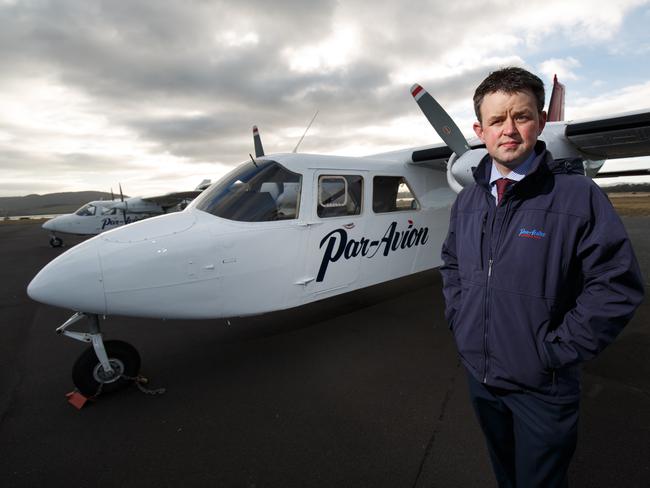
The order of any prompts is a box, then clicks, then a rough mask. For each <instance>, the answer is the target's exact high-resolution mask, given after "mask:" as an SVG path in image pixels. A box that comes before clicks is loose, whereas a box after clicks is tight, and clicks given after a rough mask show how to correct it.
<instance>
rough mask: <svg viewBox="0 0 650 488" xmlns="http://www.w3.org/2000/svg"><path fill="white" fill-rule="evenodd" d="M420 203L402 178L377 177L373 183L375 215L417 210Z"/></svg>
mask: <svg viewBox="0 0 650 488" xmlns="http://www.w3.org/2000/svg"><path fill="white" fill-rule="evenodd" d="M419 208H420V205H419V204H418V201H417V200H416V198H415V195H414V194H413V191H412V190H411V188H410V187H409V185H408V183H407V182H406V180H405V179H404V177H402V176H375V177H374V178H373V181H372V209H373V211H374V212H375V213H385V212H399V211H402V210H417V209H419Z"/></svg>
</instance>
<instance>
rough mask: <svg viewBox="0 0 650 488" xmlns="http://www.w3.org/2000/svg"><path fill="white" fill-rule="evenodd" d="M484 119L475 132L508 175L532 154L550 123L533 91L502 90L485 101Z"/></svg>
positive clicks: (483, 107)
mask: <svg viewBox="0 0 650 488" xmlns="http://www.w3.org/2000/svg"><path fill="white" fill-rule="evenodd" d="M481 120H482V122H481V123H479V122H475V123H474V132H476V135H477V136H478V137H479V138H480V139H481V141H483V142H484V143H485V146H486V147H487V150H488V153H490V156H492V159H493V160H494V161H495V163H497V168H498V169H500V170H502V171H501V172H502V174H505V173H507V172H508V171H509V170H510V169H512V168H514V167H516V166H517V165H519V164H521V163H523V162H524V161H525V160H526V158H527V157H528V156H529V155H530V153H531V151H532V150H533V148H534V147H535V143H536V142H537V136H539V135H540V134H541V133H542V130H543V129H544V124H546V113H545V112H542V113H539V112H538V111H537V103H536V101H535V97H534V95H533V94H532V93H531V92H529V91H523V92H517V93H512V94H508V93H504V92H501V91H498V92H493V93H488V94H487V95H485V97H484V98H483V103H481Z"/></svg>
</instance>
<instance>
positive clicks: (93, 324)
mask: <svg viewBox="0 0 650 488" xmlns="http://www.w3.org/2000/svg"><path fill="white" fill-rule="evenodd" d="M82 318H88V320H89V330H90V332H75V331H69V330H67V329H68V327H70V326H71V325H72V324H74V323H76V322H78V321H80V320H81V319H82ZM56 331H57V333H59V334H63V335H65V336H67V337H70V338H72V339H76V340H78V341H82V342H89V343H92V346H91V347H89V348H88V349H86V350H85V351H84V352H83V354H81V356H79V358H78V359H77V361H76V362H75V363H74V366H73V367H72V382H73V383H74V385H75V387H76V388H77V390H78V391H79V392H80V393H81V394H83V395H84V396H86V397H95V396H97V395H98V394H99V393H102V392H111V391H117V390H119V389H121V388H124V387H125V386H127V385H128V384H129V383H130V382H132V381H137V378H138V374H139V372H140V354H138V351H137V350H136V349H135V348H134V347H133V346H132V345H131V344H129V343H127V342H124V341H115V340H113V341H106V342H104V340H103V337H102V333H101V332H100V329H99V317H98V316H97V315H86V314H84V313H81V312H77V313H76V314H74V315H73V316H72V317H70V318H69V319H68V320H67V321H66V322H65V323H64V324H63V325H62V326H60V327H59V328H58V329H56Z"/></svg>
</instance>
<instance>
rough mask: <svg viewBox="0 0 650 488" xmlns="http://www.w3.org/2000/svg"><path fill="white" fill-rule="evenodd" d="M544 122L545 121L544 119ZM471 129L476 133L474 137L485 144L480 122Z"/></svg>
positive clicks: (475, 123)
mask: <svg viewBox="0 0 650 488" xmlns="http://www.w3.org/2000/svg"><path fill="white" fill-rule="evenodd" d="M544 120H546V119H544ZM472 128H473V129H474V132H475V133H476V137H478V138H479V139H480V140H481V142H485V139H483V127H481V123H480V122H474V125H472Z"/></svg>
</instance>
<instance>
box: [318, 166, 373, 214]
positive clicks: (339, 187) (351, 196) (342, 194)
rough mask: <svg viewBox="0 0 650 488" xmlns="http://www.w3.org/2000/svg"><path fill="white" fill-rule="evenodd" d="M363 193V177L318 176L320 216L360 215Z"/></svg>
mask: <svg viewBox="0 0 650 488" xmlns="http://www.w3.org/2000/svg"><path fill="white" fill-rule="evenodd" d="M362 195H363V177H361V176H357V175H343V176H338V175H322V176H320V177H319V178H318V208H317V214H318V216H319V217H325V218H327V217H343V216H346V215H359V214H360V213H361V202H362Z"/></svg>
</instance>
